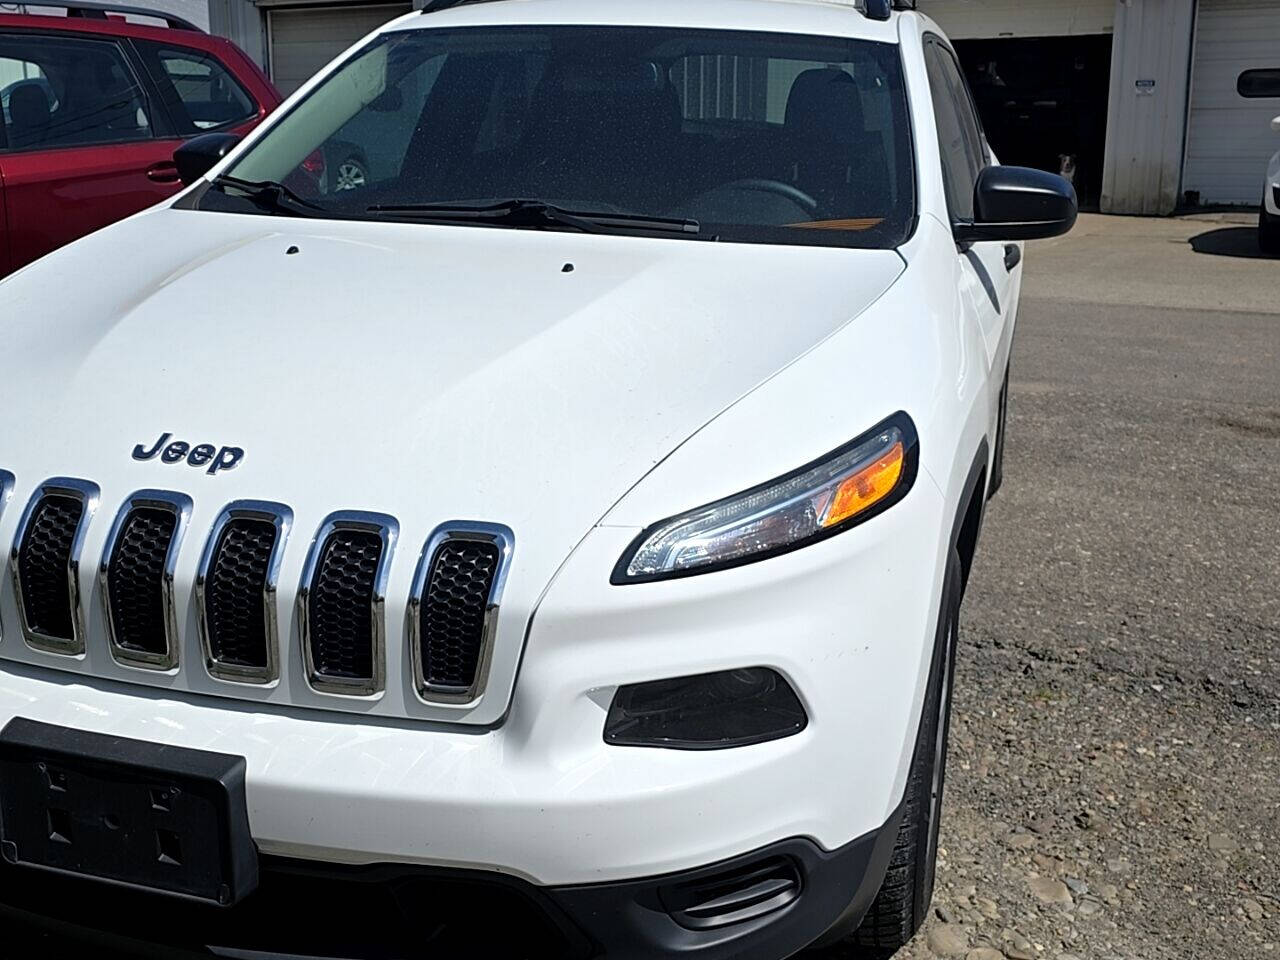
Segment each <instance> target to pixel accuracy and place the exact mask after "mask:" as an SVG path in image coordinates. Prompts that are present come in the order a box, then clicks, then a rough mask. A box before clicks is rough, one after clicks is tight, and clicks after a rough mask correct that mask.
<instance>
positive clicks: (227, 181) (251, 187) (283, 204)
mask: <svg viewBox="0 0 1280 960" xmlns="http://www.w3.org/2000/svg"><path fill="white" fill-rule="evenodd" d="M212 186H214V187H221V188H224V189H225V188H226V187H231V188H232V189H233V190H238V191H239V192H240V193H243V194H244V195H245V198H246V199H248V200H250V201H251V202H253V203H256V204H257V205H258V206H260V207H262V208H264V209H266V210H270V211H271V212H272V213H285V214H288V215H290V216H294V217H314V216H316V215H318V214H321V213H325V212H326V211H325V209H324V207H321V206H317V205H316V204H314V203H312V202H311V201H309V200H303V199H302V197H300V196H298V195H297V194H296V193H294V192H293V191H292V190H290V189H289V188H288V187H286V186H285V185H284V184H283V183H277V182H276V181H275V180H241V179H240V178H239V177H229V176H227V175H226V174H223V175H222V176H220V177H214V179H213V183H212Z"/></svg>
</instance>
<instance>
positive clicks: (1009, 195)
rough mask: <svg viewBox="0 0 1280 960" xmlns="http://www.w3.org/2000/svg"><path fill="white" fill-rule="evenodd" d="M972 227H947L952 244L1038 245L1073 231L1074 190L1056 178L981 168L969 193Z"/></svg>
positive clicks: (1076, 205)
mask: <svg viewBox="0 0 1280 960" xmlns="http://www.w3.org/2000/svg"><path fill="white" fill-rule="evenodd" d="M973 210H974V222H973V223H963V222H962V223H956V224H954V225H953V229H954V232H955V237H956V241H957V242H958V243H972V242H974V241H977V240H995V241H1014V240H1044V239H1047V238H1049V237H1060V236H1062V235H1063V234H1064V233H1068V232H1069V231H1070V230H1071V228H1072V227H1074V226H1075V225H1076V217H1077V216H1078V215H1079V210H1080V207H1079V202H1078V201H1077V200H1076V189H1075V187H1073V186H1072V185H1071V184H1070V183H1069V182H1068V181H1067V180H1065V179H1063V178H1062V177H1060V176H1058V175H1057V174H1056V173H1046V172H1045V171H1043V170H1032V169H1030V168H1028V167H987V168H986V169H985V170H983V171H982V172H981V173H980V174H978V184H977V186H976V187H975V188H974V198H973Z"/></svg>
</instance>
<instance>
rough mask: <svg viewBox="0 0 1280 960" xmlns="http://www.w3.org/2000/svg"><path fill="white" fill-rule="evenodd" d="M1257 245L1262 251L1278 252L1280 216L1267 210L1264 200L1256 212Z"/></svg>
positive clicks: (1279, 247)
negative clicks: (1275, 215) (1274, 215)
mask: <svg viewBox="0 0 1280 960" xmlns="http://www.w3.org/2000/svg"><path fill="white" fill-rule="evenodd" d="M1258 246H1259V247H1261V248H1262V252H1263V253H1270V254H1280V217H1273V216H1272V215H1271V214H1270V213H1268V212H1267V202H1266V200H1263V201H1262V209H1261V210H1260V211H1259V213H1258Z"/></svg>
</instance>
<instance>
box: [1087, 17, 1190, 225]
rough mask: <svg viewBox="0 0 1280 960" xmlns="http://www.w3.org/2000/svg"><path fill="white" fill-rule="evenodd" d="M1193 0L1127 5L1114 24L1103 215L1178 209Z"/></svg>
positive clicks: (1160, 214) (1150, 212) (1161, 213)
mask: <svg viewBox="0 0 1280 960" xmlns="http://www.w3.org/2000/svg"><path fill="white" fill-rule="evenodd" d="M1194 20H1195V0H1124V2H1123V3H1122V4H1121V5H1120V9H1119V16H1118V17H1117V20H1116V36H1115V44H1114V46H1113V47H1112V55H1111V95H1110V106H1109V107H1108V115H1107V161H1106V167H1105V169H1104V171H1103V175H1102V212H1103V213H1130V214H1144V215H1155V216H1163V215H1165V214H1169V213H1173V211H1174V208H1175V207H1176V206H1177V205H1178V196H1179V195H1178V184H1179V182H1180V180H1181V175H1182V143H1183V133H1184V132H1185V130H1186V117H1187V82H1188V72H1189V71H1188V67H1189V65H1190V63H1191V25H1192V23H1193V22H1194Z"/></svg>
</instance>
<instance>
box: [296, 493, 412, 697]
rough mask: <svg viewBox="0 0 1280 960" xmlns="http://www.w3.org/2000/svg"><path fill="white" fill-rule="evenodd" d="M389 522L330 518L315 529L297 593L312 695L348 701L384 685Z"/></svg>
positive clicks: (371, 517) (356, 515) (363, 516)
mask: <svg viewBox="0 0 1280 960" xmlns="http://www.w3.org/2000/svg"><path fill="white" fill-rule="evenodd" d="M397 532H398V531H397V526H396V522H395V520H393V519H391V518H390V517H382V516H379V515H374V514H359V513H341V514H334V515H333V516H332V517H330V518H329V519H328V520H326V521H325V523H324V525H323V526H322V527H321V528H320V532H319V533H318V534H317V536H316V540H315V543H314V544H313V545H312V548H311V555H310V557H309V558H308V561H307V571H306V574H305V576H304V579H303V584H304V586H303V588H302V590H300V591H299V594H298V598H299V599H298V602H299V605H300V608H301V622H302V647H303V655H304V657H305V659H306V666H307V679H308V681H309V682H310V684H311V686H312V687H313V688H315V689H316V690H320V691H323V692H326V693H341V694H347V695H349V696H369V695H373V694H377V693H381V692H382V689H383V687H384V685H385V678H386V662H385V649H384V648H385V636H386V628H385V623H384V607H385V599H386V577H387V567H388V564H389V561H390V559H391V550H392V546H393V543H394V541H395V537H396V534H397Z"/></svg>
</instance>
